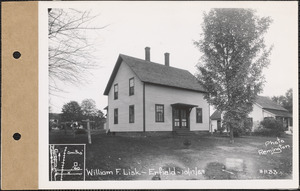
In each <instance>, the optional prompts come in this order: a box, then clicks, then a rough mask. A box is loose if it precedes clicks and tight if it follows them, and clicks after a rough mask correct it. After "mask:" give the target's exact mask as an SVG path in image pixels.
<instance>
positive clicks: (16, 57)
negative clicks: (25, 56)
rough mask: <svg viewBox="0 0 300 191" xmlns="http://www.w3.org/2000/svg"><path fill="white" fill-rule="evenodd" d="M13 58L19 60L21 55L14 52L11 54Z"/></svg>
mask: <svg viewBox="0 0 300 191" xmlns="http://www.w3.org/2000/svg"><path fill="white" fill-rule="evenodd" d="M13 57H14V58H15V59H19V58H20V57H21V53H20V52H19V51H15V52H14V53H13Z"/></svg>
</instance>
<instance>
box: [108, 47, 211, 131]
mask: <svg viewBox="0 0 300 191" xmlns="http://www.w3.org/2000/svg"><path fill="white" fill-rule="evenodd" d="M145 50H146V55H145V58H146V59H145V60H143V59H138V58H134V57H130V56H126V55H122V54H120V55H119V57H118V60H117V62H116V65H115V67H114V69H113V72H112V74H111V76H110V79H109V81H108V84H107V86H106V89H105V91H104V95H107V96H108V106H107V108H106V109H107V125H108V126H107V128H109V130H110V131H111V132H146V131H176V132H187V131H208V130H209V104H208V103H207V102H206V101H205V100H204V95H205V94H206V91H205V90H204V88H203V87H202V86H201V85H200V84H199V82H198V80H197V79H196V78H195V77H194V76H193V75H192V74H191V73H190V72H188V71H187V70H183V69H179V68H174V67H171V66H169V53H165V65H162V64H157V63H154V62H151V61H150V48H149V47H146V48H145Z"/></svg>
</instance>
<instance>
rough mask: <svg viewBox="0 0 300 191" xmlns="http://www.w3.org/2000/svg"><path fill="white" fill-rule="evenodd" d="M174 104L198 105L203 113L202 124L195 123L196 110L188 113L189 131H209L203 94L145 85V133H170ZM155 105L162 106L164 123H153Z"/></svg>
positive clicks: (207, 114)
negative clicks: (172, 105)
mask: <svg viewBox="0 0 300 191" xmlns="http://www.w3.org/2000/svg"><path fill="white" fill-rule="evenodd" d="M174 103H185V104H192V105H198V107H200V108H202V111H203V123H196V109H195V108H193V109H192V111H191V113H190V130H191V131H200V130H209V104H208V103H207V102H206V101H205V100H204V94H203V93H199V92H195V91H189V90H183V89H178V88H171V87H166V86H159V85H152V84H145V115H146V122H145V124H146V131H172V107H171V104H174ZM155 104H163V105H164V114H165V115H164V119H165V120H164V122H155Z"/></svg>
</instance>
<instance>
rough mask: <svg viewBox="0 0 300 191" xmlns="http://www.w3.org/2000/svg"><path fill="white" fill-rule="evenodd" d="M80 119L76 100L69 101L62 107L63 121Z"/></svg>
mask: <svg viewBox="0 0 300 191" xmlns="http://www.w3.org/2000/svg"><path fill="white" fill-rule="evenodd" d="M81 119H82V111H81V107H80V105H79V104H78V102H76V101H70V102H69V103H66V104H65V105H63V107H62V120H63V121H64V122H71V121H74V122H75V121H80V120H81Z"/></svg>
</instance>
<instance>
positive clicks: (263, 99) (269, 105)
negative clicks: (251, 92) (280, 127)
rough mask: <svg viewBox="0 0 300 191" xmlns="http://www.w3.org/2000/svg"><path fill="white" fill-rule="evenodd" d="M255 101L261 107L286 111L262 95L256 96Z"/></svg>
mask: <svg viewBox="0 0 300 191" xmlns="http://www.w3.org/2000/svg"><path fill="white" fill-rule="evenodd" d="M255 103H257V104H258V105H260V106H261V107H262V108H263V109H272V110H281V111H288V110H286V109H285V108H283V107H282V106H280V105H279V104H277V103H276V102H274V101H272V100H271V99H270V98H268V97H264V96H257V98H256V100H255Z"/></svg>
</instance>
